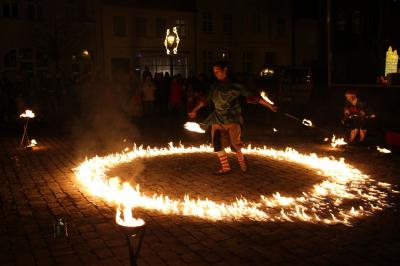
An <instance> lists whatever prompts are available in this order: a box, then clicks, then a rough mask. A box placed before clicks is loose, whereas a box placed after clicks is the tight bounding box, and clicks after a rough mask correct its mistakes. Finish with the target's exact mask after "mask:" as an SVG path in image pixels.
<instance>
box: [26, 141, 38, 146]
mask: <svg viewBox="0 0 400 266" xmlns="http://www.w3.org/2000/svg"><path fill="white" fill-rule="evenodd" d="M36 145H37V141H36V140H35V139H31V142H30V143H29V145H28V146H27V147H28V148H31V147H35V146H36Z"/></svg>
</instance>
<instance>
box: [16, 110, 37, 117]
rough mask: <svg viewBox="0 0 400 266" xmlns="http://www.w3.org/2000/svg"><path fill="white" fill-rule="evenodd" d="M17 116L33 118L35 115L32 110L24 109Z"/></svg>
mask: <svg viewBox="0 0 400 266" xmlns="http://www.w3.org/2000/svg"><path fill="white" fill-rule="evenodd" d="M19 117H20V118H34V117H35V113H34V112H32V111H31V110H25V112H24V113H22V114H20V116H19Z"/></svg>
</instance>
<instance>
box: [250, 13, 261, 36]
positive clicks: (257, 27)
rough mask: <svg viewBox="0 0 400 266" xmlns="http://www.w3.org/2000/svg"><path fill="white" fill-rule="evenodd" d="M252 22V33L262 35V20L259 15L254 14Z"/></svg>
mask: <svg viewBox="0 0 400 266" xmlns="http://www.w3.org/2000/svg"><path fill="white" fill-rule="evenodd" d="M252 20H253V32H254V33H262V32H263V18H262V16H261V14H258V13H257V14H254V15H253V17H252Z"/></svg>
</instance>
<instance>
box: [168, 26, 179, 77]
mask: <svg viewBox="0 0 400 266" xmlns="http://www.w3.org/2000/svg"><path fill="white" fill-rule="evenodd" d="M179 41H180V39H179V35H178V30H177V28H176V27H173V28H172V31H171V30H170V29H167V32H166V34H165V40H164V46H165V50H166V53H167V55H169V67H170V74H171V77H172V76H173V75H174V74H173V72H174V67H173V58H172V56H173V55H174V54H178V46H179Z"/></svg>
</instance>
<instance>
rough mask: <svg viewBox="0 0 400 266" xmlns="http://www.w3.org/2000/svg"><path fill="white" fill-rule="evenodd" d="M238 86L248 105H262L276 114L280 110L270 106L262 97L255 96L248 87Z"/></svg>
mask: <svg viewBox="0 0 400 266" xmlns="http://www.w3.org/2000/svg"><path fill="white" fill-rule="evenodd" d="M237 86H238V87H239V89H240V92H241V94H242V95H243V96H245V97H246V102H247V103H253V104H261V105H263V106H265V107H267V108H269V109H271V111H272V112H276V111H277V110H278V107H276V106H275V105H272V104H270V103H269V102H267V101H266V100H264V99H263V98H262V97H261V96H260V95H253V94H252V93H251V92H250V91H249V90H248V89H247V88H246V87H244V86H242V85H237Z"/></svg>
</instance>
